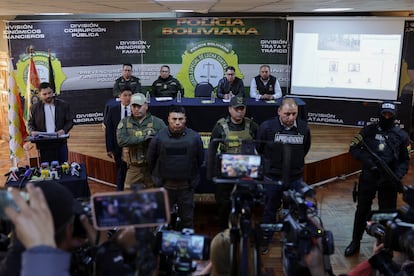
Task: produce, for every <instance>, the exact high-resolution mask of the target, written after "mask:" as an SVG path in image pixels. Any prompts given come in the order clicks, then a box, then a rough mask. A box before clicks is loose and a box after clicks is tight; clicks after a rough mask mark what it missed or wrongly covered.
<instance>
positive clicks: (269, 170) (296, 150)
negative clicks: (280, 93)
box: [257, 98, 311, 253]
mask: <svg viewBox="0 0 414 276" xmlns="http://www.w3.org/2000/svg"><path fill="white" fill-rule="evenodd" d="M257 140H259V141H268V142H267V143H260V144H259V145H258V146H257V151H258V152H259V153H260V154H262V155H263V157H264V175H265V178H266V179H268V180H271V181H272V182H278V181H282V183H283V186H276V185H266V199H265V207H264V213H263V219H262V220H263V223H266V224H267V223H269V224H272V223H275V222H276V212H277V210H278V209H279V208H280V206H281V200H282V195H283V190H286V189H296V188H299V187H300V186H301V184H302V182H303V170H304V165H305V156H306V154H307V153H308V152H309V149H310V146H311V135H310V130H309V128H308V125H307V123H306V122H305V121H303V120H301V119H299V118H298V105H297V104H296V102H295V100H294V99H293V98H285V99H283V101H282V104H281V105H280V107H279V108H278V117H276V118H273V119H270V120H267V121H265V122H263V123H262V124H261V125H260V127H259V130H258V131H257ZM272 236H273V233H268V234H267V235H265V237H264V238H265V242H264V244H263V248H262V253H266V252H267V250H268V242H269V240H270V239H271V237H272Z"/></svg>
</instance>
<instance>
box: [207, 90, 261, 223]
mask: <svg viewBox="0 0 414 276" xmlns="http://www.w3.org/2000/svg"><path fill="white" fill-rule="evenodd" d="M228 110H229V114H230V116H228V117H227V118H221V119H220V120H218V121H217V123H216V125H215V126H214V128H213V131H212V132H211V137H210V141H211V142H212V144H211V146H214V145H215V146H216V147H217V145H218V144H217V143H214V141H213V139H223V140H224V142H223V143H219V145H220V146H219V148H220V152H221V153H241V143H240V141H243V140H252V139H255V138H256V132H257V129H258V125H257V124H256V123H255V122H254V121H253V120H251V119H249V118H245V116H246V104H245V102H244V98H243V97H233V98H232V99H231V101H230V106H229V107H228ZM226 140H227V141H226ZM208 158H209V162H210V161H211V159H212V158H214V157H213V156H209V157H208ZM233 187H234V185H220V184H218V185H216V202H217V209H218V216H219V220H220V224H221V226H222V227H223V229H226V228H228V216H229V213H230V207H231V199H230V195H231V191H232V190H233Z"/></svg>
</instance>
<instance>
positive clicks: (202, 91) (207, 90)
mask: <svg viewBox="0 0 414 276" xmlns="http://www.w3.org/2000/svg"><path fill="white" fill-rule="evenodd" d="M213 89H214V87H213V85H212V84H211V83H209V82H200V83H197V85H196V87H195V90H194V96H195V97H205V98H207V97H210V96H211V91H213Z"/></svg>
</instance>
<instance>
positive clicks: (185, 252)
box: [161, 232, 204, 260]
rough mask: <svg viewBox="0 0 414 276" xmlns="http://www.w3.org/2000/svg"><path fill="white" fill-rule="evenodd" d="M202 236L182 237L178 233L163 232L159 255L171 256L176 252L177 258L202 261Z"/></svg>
mask: <svg viewBox="0 0 414 276" xmlns="http://www.w3.org/2000/svg"><path fill="white" fill-rule="evenodd" d="M203 250H204V236H198V235H183V234H181V233H179V232H163V233H162V243H161V253H163V254H165V255H167V256H171V255H172V254H173V253H174V252H176V254H177V256H179V257H187V258H192V259H195V260H202V259H203Z"/></svg>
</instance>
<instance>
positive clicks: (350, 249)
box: [345, 241, 360, 257]
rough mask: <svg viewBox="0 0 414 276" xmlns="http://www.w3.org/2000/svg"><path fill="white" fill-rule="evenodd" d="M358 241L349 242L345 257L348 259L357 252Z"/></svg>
mask: <svg viewBox="0 0 414 276" xmlns="http://www.w3.org/2000/svg"><path fill="white" fill-rule="evenodd" d="M359 246H360V243H359V241H351V243H350V244H349V245H348V247H347V248H346V249H345V257H349V256H352V255H354V254H355V253H357V252H359Z"/></svg>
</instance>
